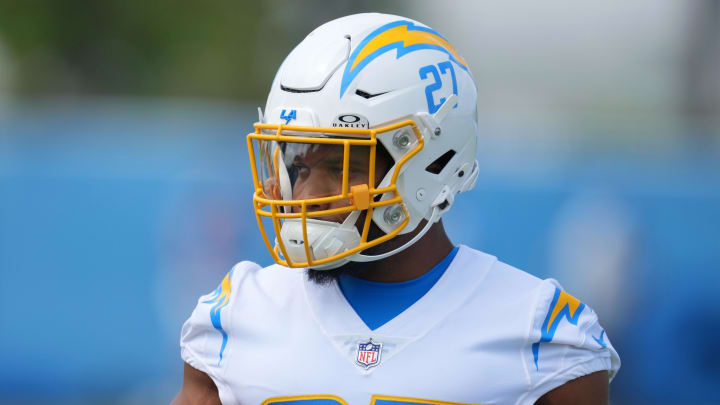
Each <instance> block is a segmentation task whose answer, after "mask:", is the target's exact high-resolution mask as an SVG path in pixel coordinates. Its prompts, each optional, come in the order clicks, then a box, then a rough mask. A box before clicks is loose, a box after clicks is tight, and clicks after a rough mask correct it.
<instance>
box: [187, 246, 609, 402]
mask: <svg viewBox="0 0 720 405" xmlns="http://www.w3.org/2000/svg"><path fill="white" fill-rule="evenodd" d="M180 345H181V348H182V358H183V360H184V361H185V362H187V363H188V364H190V365H191V366H192V367H194V368H196V369H198V370H200V371H203V372H205V373H206V374H207V375H209V376H210V378H212V379H213V381H214V382H215V384H216V385H217V387H218V392H219V395H220V399H221V401H222V403H223V404H243V405H251V404H252V405H256V404H287V405H290V404H292V405H320V404H321V405H336V404H350V405H365V404H367V405H373V404H374V405H399V404H432V405H434V404H532V403H534V402H535V401H536V400H537V399H538V398H539V397H540V396H542V395H543V394H544V393H546V392H548V391H550V390H552V389H553V388H555V387H558V386H560V385H562V384H564V383H565V382H567V381H569V380H572V379H575V378H577V377H580V376H583V375H587V374H590V373H593V372H596V371H600V370H609V375H610V378H612V376H614V374H615V373H616V372H617V370H618V368H619V367H620V359H619V357H618V355H617V353H616V352H615V350H614V349H613V347H612V345H611V344H610V341H609V340H608V338H607V335H606V334H605V332H604V330H603V329H602V327H601V326H600V324H599V323H598V318H597V316H596V315H595V313H594V312H593V311H592V310H591V309H590V308H589V307H587V306H586V305H584V304H583V303H581V302H580V301H578V300H577V299H575V298H573V297H572V296H571V295H569V294H567V293H565V292H564V291H562V289H561V288H560V286H559V285H558V283H557V282H556V281H554V280H551V279H549V280H544V281H543V280H540V279H538V278H536V277H533V276H531V275H529V274H527V273H525V272H522V271H520V270H518V269H515V268H513V267H511V266H508V265H506V264H504V263H501V262H499V261H497V259H496V258H495V257H493V256H489V255H486V254H484V253H481V252H478V251H475V250H473V249H470V248H468V247H466V246H460V249H459V251H458V253H457V255H456V256H455V258H454V260H453V261H452V263H451V264H450V266H449V267H448V269H447V270H446V271H445V273H444V274H443V275H442V277H441V278H440V280H439V281H438V282H437V283H436V284H435V285H434V286H433V287H432V289H430V291H428V292H427V294H425V295H424V296H423V297H422V298H421V299H420V300H418V301H417V302H415V303H414V304H413V305H412V306H410V307H409V308H407V309H406V310H405V311H404V312H402V313H401V314H399V315H398V316H396V317H395V318H393V319H392V320H390V321H389V322H387V323H386V324H384V325H382V326H381V327H380V328H378V329H375V330H370V329H369V328H368V327H367V326H366V325H365V323H363V321H362V320H361V319H360V317H358V315H357V314H356V313H355V311H354V310H353V309H352V307H351V306H350V304H349V303H348V302H347V301H346V300H345V297H344V296H343V294H342V292H341V291H340V289H339V287H338V285H337V283H333V284H330V285H325V286H320V285H316V284H314V283H313V282H311V281H309V280H307V277H306V276H305V273H304V271H302V270H291V269H288V268H285V267H281V266H278V265H273V266H270V267H266V268H261V267H260V266H258V265H256V264H254V263H250V262H242V263H239V264H237V265H236V266H235V267H234V268H233V269H232V270H231V272H230V273H229V274H228V276H227V277H226V278H225V279H224V280H223V282H222V283H221V285H220V286H219V287H218V289H217V290H215V291H214V292H213V293H212V294H210V295H207V296H204V297H201V298H200V300H199V302H198V305H197V307H196V308H195V311H194V312H193V314H192V316H191V317H190V319H188V321H187V322H186V323H185V325H184V326H183V330H182V337H181V341H180Z"/></svg>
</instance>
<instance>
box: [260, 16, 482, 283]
mask: <svg viewBox="0 0 720 405" xmlns="http://www.w3.org/2000/svg"><path fill="white" fill-rule="evenodd" d="M476 100H477V88H476V86H475V82H474V80H473V77H472V74H471V73H470V70H469V67H468V66H467V63H466V62H465V60H464V59H463V58H462V57H461V56H460V55H459V54H458V52H457V51H456V50H455V48H454V47H453V46H452V45H450V43H449V42H448V41H447V40H446V39H445V38H443V37H442V36H441V35H440V34H438V33H437V32H435V31H434V30H432V29H431V28H429V27H427V26H425V25H423V24H421V23H419V22H417V21H413V20H410V19H407V18H404V17H398V16H394V15H386V14H375V13H372V14H357V15H351V16H347V17H343V18H339V19H337V20H333V21H330V22H328V23H326V24H323V25H322V26H320V27H318V28H317V29H315V30H314V31H313V32H311V33H310V34H309V35H308V36H307V37H306V38H305V39H304V40H303V41H302V42H301V43H300V44H299V45H298V46H297V47H296V48H295V49H294V50H293V51H292V52H291V53H290V55H288V57H287V58H286V59H285V61H284V62H283V64H282V65H281V66H280V69H279V70H278V72H277V75H276V76H275V79H274V81H273V83H272V88H271V90H270V95H269V96H268V100H267V104H266V106H265V113H264V114H263V112H262V111H261V110H259V112H260V121H259V122H258V123H256V124H255V132H254V133H251V134H249V135H248V138H247V140H248V149H249V153H250V161H251V166H252V173H253V179H254V185H255V193H254V197H253V205H254V208H255V213H256V216H257V221H258V225H259V227H260V231H261V234H262V237H263V239H264V241H265V243H266V244H267V246H268V249H269V250H270V253H271V255H272V256H273V258H274V259H275V261H276V262H277V263H280V264H282V265H285V266H289V267H311V268H314V269H332V268H336V267H339V266H341V265H342V264H345V263H347V262H348V261H371V260H378V259H382V258H385V257H388V256H390V255H392V254H395V253H397V252H399V251H401V250H403V249H405V248H407V247H408V246H410V245H412V244H413V243H415V242H416V241H417V240H418V239H419V238H421V237H422V236H423V235H424V234H425V232H427V230H428V229H429V228H430V226H431V225H432V224H433V223H435V222H437V221H438V220H439V219H440V217H441V216H442V215H443V214H444V213H445V212H447V211H448V210H449V209H450V207H451V206H452V204H453V200H454V197H455V195H456V194H458V193H461V192H464V191H468V190H470V189H471V188H472V187H473V186H474V184H475V181H476V179H477V175H478V165H477V161H476V160H475V151H476V145H477V137H478V127H477V113H476V110H477V106H476ZM378 143H379V144H380V145H381V147H382V148H384V149H385V150H386V151H387V153H385V152H384V151H381V150H380V147H378ZM388 155H389V157H390V158H391V161H390V162H389V163H385V164H384V166H385V167H382V168H380V167H379V165H380V164H381V163H382V157H383V156H384V157H385V160H389V158H387V156H388ZM376 169H378V171H377V172H376ZM381 169H382V171H383V173H379V171H380V170H381ZM385 171H386V173H384V172H385ZM382 175H384V177H381V176H382ZM376 183H377V184H376ZM363 214H365V215H364V216H363ZM363 217H364V220H363ZM423 219H425V220H427V224H426V225H425V226H424V228H423V229H422V230H421V231H420V232H418V233H417V235H416V236H414V237H413V238H412V239H411V240H409V241H408V242H407V243H405V244H403V245H402V246H400V247H397V248H395V249H393V250H392V251H389V252H386V253H383V254H379V255H372V256H371V255H366V254H363V253H362V251H363V250H365V249H367V248H369V247H372V246H375V245H378V244H380V243H382V242H385V241H387V240H389V239H391V238H393V237H395V236H397V235H400V234H406V233H409V232H413V231H414V230H416V228H418V226H419V224H420V223H421V221H422V220H423ZM371 221H372V222H374V223H375V224H376V225H377V227H379V229H380V230H382V232H383V233H384V234H383V235H382V236H379V237H376V238H374V239H371V238H370V237H369V236H370V233H369V232H368V229H369V227H370V223H371ZM268 226H269V227H271V228H272V229H273V231H274V233H275V241H274V243H272V244H271V243H270V239H269V238H268V234H267V232H266V227H268Z"/></svg>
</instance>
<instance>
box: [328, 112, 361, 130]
mask: <svg viewBox="0 0 720 405" xmlns="http://www.w3.org/2000/svg"><path fill="white" fill-rule="evenodd" d="M332 126H333V128H360V129H368V128H370V124H369V122H368V119H367V118H365V117H363V116H362V115H358V114H340V115H338V116H337V117H335V119H334V120H333V122H332Z"/></svg>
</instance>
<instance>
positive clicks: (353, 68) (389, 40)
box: [340, 20, 468, 98]
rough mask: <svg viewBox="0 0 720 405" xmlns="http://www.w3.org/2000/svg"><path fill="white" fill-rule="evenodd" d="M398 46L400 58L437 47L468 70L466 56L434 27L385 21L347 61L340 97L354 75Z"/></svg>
mask: <svg viewBox="0 0 720 405" xmlns="http://www.w3.org/2000/svg"><path fill="white" fill-rule="evenodd" d="M393 49H397V57H396V58H397V59H400V57H402V56H403V55H406V54H408V53H410V52H413V51H419V50H421V49H435V50H438V51H441V52H444V53H446V54H447V55H448V56H449V57H450V60H452V61H453V62H455V63H456V64H457V65H458V66H460V67H461V68H462V69H464V70H466V71H467V70H468V68H467V63H466V62H465V59H463V58H462V56H460V55H459V54H458V52H457V50H456V49H455V47H453V46H452V45H450V43H449V42H448V41H447V40H446V39H445V38H443V37H442V35H440V34H438V33H437V32H435V31H434V30H432V29H430V28H427V27H420V26H417V25H415V24H413V22H411V21H407V20H400V21H395V22H391V23H389V24H385V25H383V26H382V27H380V28H378V29H376V30H375V31H373V32H372V33H370V35H368V36H367V37H365V39H363V41H362V42H360V44H359V45H358V46H357V48H355V50H354V51H353V53H352V54H351V55H350V58H349V59H348V61H347V63H346V64H345V71H344V72H343V76H342V80H341V82H340V98H342V96H343V94H345V90H347V88H348V86H349V85H350V83H352V81H353V80H354V79H355V77H356V76H357V75H358V74H359V73H360V71H361V70H363V69H364V68H365V66H367V65H368V64H369V63H370V62H372V61H373V60H374V59H375V58H377V57H378V56H380V55H382V54H384V53H386V52H389V51H391V50H393Z"/></svg>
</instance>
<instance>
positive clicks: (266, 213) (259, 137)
mask: <svg viewBox="0 0 720 405" xmlns="http://www.w3.org/2000/svg"><path fill="white" fill-rule="evenodd" d="M258 126H264V124H256V128H257V127H258ZM405 126H407V125H405ZM268 127H270V128H268V129H263V130H262V131H260V130H258V131H257V132H256V133H255V134H250V135H249V136H248V148H249V152H250V158H251V166H252V169H253V176H254V180H255V195H254V206H255V207H254V208H255V213H256V216H257V220H258V225H259V227H260V231H261V233H262V236H263V238H264V240H265V242H266V244H267V245H268V248H270V246H271V245H270V241H269V238H268V236H267V233H266V228H267V227H268V226H270V227H271V228H272V229H273V231H274V233H275V236H276V238H275V243H274V244H273V247H272V248H270V253H271V254H272V255H273V258H274V259H275V261H276V262H278V263H280V264H283V265H286V266H289V267H313V266H322V265H323V264H326V263H330V262H333V261H337V260H338V259H340V258H343V257H347V256H349V255H351V254H353V253H357V252H359V251H361V250H363V249H366V248H367V247H370V246H374V245H376V244H379V243H381V242H383V241H384V240H387V239H389V237H392V236H394V235H395V234H397V232H399V231H400V230H401V229H402V228H403V227H404V226H405V225H406V224H407V222H408V218H407V212H406V211H405V212H404V214H405V220H404V221H402V222H401V223H398V228H397V232H394V233H393V234H392V235H390V234H386V235H382V236H380V237H375V238H373V237H372V236H375V235H371V236H370V237H369V233H370V232H369V231H370V224H371V221H372V213H373V210H374V209H375V208H378V207H382V206H386V205H391V204H397V205H398V206H401V207H403V206H402V198H401V197H400V195H399V194H398V192H397V188H396V186H395V179H396V178H397V175H396V174H394V173H395V172H398V173H399V167H400V166H401V165H398V164H395V165H394V162H393V161H392V158H390V157H389V155H387V153H381V154H380V155H379V156H378V153H377V148H378V146H377V140H376V131H368V132H369V134H367V135H365V136H358V135H355V136H352V137H348V136H341V135H340V134H337V135H335V134H333V136H327V134H323V135H321V136H318V135H319V134H316V133H308V134H305V133H303V132H302V131H297V128H293V127H287V129H285V128H281V129H285V130H286V132H285V133H290V129H295V130H293V131H292V135H285V134H282V135H279V134H278V133H277V132H278V131H277V129H278V127H277V126H269V125H268ZM304 135H309V136H304ZM353 135H354V134H353ZM418 136H419V132H418ZM421 147H422V145H420V148H421ZM418 151H419V148H418ZM393 165H394V166H395V167H394V169H393V176H392V178H391V181H390V184H388V185H385V186H384V187H382V188H377V185H378V184H379V183H380V182H381V180H382V179H383V178H384V177H385V175H386V174H387V173H388V171H389V170H390V169H391V168H392V167H393ZM402 209H403V210H404V207H403V208H402ZM389 235H390V236H389ZM388 236H389V237H388ZM369 238H370V240H369Z"/></svg>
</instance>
